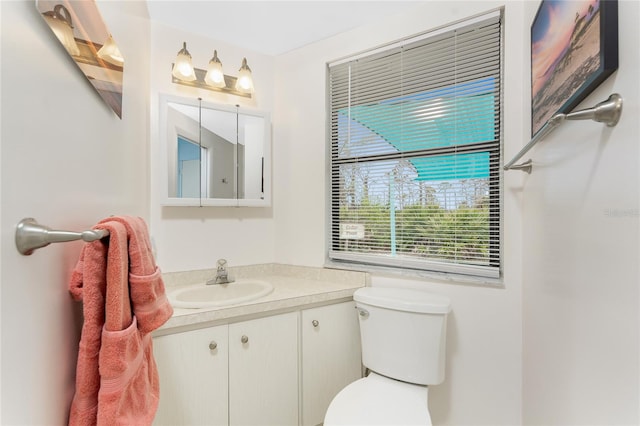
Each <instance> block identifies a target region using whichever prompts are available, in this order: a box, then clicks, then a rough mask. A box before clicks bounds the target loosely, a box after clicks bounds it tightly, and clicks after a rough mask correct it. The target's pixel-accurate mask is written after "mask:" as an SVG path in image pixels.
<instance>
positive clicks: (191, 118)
mask: <svg viewBox="0 0 640 426" xmlns="http://www.w3.org/2000/svg"><path fill="white" fill-rule="evenodd" d="M166 98H167V97H163V101H162V102H161V111H164V115H163V117H161V121H164V123H163V124H161V128H165V129H166V139H165V142H166V146H165V148H164V151H165V152H166V160H167V161H166V164H165V166H164V167H165V170H166V171H167V177H168V200H166V202H165V203H164V204H166V205H255V206H266V205H268V200H266V198H267V194H268V188H265V182H268V179H265V173H268V170H266V168H265V165H268V164H269V162H268V154H269V122H268V116H267V115H266V114H261V113H257V112H254V111H251V112H247V111H243V110H242V109H241V108H239V107H238V106H235V107H229V106H221V105H214V104H209V103H204V102H198V101H195V102H194V101H193V100H189V99H177V98H171V99H166ZM165 126H166V127H165ZM265 157H267V158H265ZM266 177H267V178H268V176H266ZM172 200H173V201H172ZM237 200H243V201H242V202H237Z"/></svg>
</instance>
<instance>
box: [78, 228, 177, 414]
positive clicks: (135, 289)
mask: <svg viewBox="0 0 640 426" xmlns="http://www.w3.org/2000/svg"><path fill="white" fill-rule="evenodd" d="M94 229H106V230H108V231H109V235H110V236H109V239H108V240H106V239H105V240H101V241H94V242H92V243H88V244H85V246H84V247H83V250H82V252H81V254H80V259H79V261H78V263H77V265H76V268H75V269H74V271H73V273H72V276H71V280H70V283H69V291H70V292H71V294H72V296H73V297H74V299H76V300H82V302H83V313H84V324H83V326H82V335H81V339H80V346H79V352H78V365H77V368H76V393H75V395H74V398H73V401H72V404H71V412H70V416H69V424H72V425H95V424H98V425H133V424H135V425H146V424H151V422H152V420H153V417H154V416H155V412H156V409H157V405H158V398H159V381H158V372H157V367H156V364H155V361H154V359H153V346H152V339H151V334H150V333H151V331H153V330H155V329H157V328H158V327H160V326H161V325H162V324H164V323H165V322H166V321H167V320H168V319H169V318H170V317H171V315H172V314H173V309H172V307H171V305H170V303H169V301H168V300H167V297H166V294H165V291H164V283H163V281H162V275H161V273H160V270H159V268H158V267H157V266H156V265H155V260H154V259H153V254H152V251H151V244H150V242H149V235H148V232H147V226H146V224H145V222H144V220H143V219H142V218H135V217H129V216H122V217H110V218H107V219H105V220H103V221H101V222H100V223H98V224H97V225H96V226H95V227H94Z"/></svg>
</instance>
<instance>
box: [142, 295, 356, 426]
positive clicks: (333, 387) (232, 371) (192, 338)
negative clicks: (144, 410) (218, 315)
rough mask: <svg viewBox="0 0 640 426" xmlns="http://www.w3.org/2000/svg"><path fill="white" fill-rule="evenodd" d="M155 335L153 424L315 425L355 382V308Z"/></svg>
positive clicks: (329, 307)
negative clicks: (156, 374) (156, 384)
mask: <svg viewBox="0 0 640 426" xmlns="http://www.w3.org/2000/svg"><path fill="white" fill-rule="evenodd" d="M265 315H267V316H264V317H260V318H257V319H252V320H247V321H241V322H232V323H230V324H225V325H219V326H214V327H209V328H203V329H197V330H191V331H184V332H178V333H174V334H167V335H161V336H156V337H154V339H153V344H154V357H155V359H156V363H157V365H158V371H159V375H160V405H159V408H158V411H157V414H156V418H155V420H154V425H216V426H217V425H231V426H234V425H237V426H241V425H242V426H244V425H260V426H268V425H274V426H276V425H277V426H296V425H301V424H302V425H305V426H306V425H318V424H321V423H322V421H323V419H324V414H325V412H326V409H327V406H328V405H329V402H330V401H331V399H332V398H333V397H334V396H335V395H336V394H337V393H338V392H339V391H340V390H341V389H342V388H344V387H345V386H346V385H347V384H349V383H351V382H352V381H354V380H356V379H358V378H359V377H360V376H361V362H360V336H359V326H358V319H357V315H356V312H355V309H354V304H353V302H341V303H337V304H333V305H325V306H321V307H316V308H310V309H301V310H297V311H293V312H288V313H282V314H277V315H271V316H268V313H265Z"/></svg>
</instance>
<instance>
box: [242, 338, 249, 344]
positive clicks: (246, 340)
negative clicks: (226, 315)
mask: <svg viewBox="0 0 640 426" xmlns="http://www.w3.org/2000/svg"><path fill="white" fill-rule="evenodd" d="M240 341H241V342H242V343H247V342H248V341H249V338H248V337H247V336H242V337H241V338H240Z"/></svg>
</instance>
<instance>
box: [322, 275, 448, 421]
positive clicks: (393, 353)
mask: <svg viewBox="0 0 640 426" xmlns="http://www.w3.org/2000/svg"><path fill="white" fill-rule="evenodd" d="M353 299H354V301H355V303H356V310H357V311H358V318H359V321H360V338H361V342H362V363H363V365H364V366H365V367H367V369H368V370H369V372H370V373H369V375H368V376H367V377H365V378H363V379H359V380H356V381H355V382H353V383H351V384H349V385H348V386H347V387H345V388H344V389H342V390H341V391H340V392H339V393H338V394H337V395H336V396H335V398H333V400H332V401H331V403H330V404H329V408H328V409H327V413H326V415H325V419H324V426H340V425H345V426H346V425H430V424H431V416H430V415H429V407H428V405H427V402H428V389H429V388H428V386H429V385H437V384H440V383H442V382H443V381H444V366H445V337H446V326H447V314H448V313H449V311H450V310H451V301H450V299H449V298H448V297H446V296H441V295H436V294H433V293H427V292H424V291H420V290H413V289H404V288H387V287H364V288H360V289H358V290H356V292H355V293H354V295H353Z"/></svg>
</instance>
